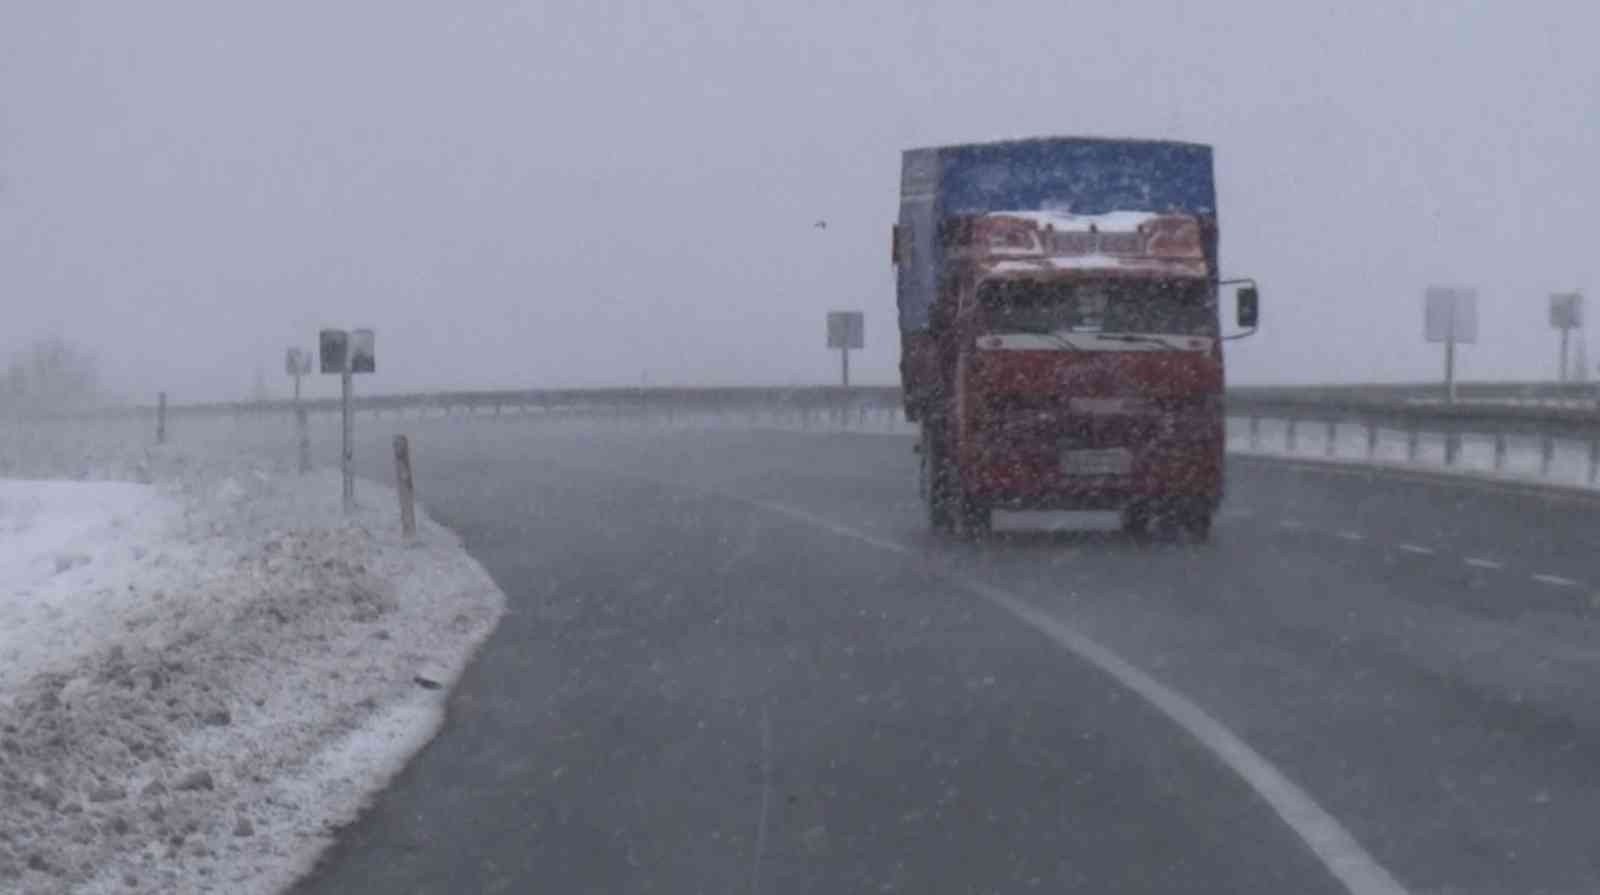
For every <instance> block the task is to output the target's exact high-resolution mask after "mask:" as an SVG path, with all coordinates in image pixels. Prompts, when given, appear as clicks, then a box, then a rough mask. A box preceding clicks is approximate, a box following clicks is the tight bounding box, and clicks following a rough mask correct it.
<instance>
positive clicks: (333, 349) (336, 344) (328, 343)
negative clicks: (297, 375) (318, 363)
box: [317, 329, 350, 373]
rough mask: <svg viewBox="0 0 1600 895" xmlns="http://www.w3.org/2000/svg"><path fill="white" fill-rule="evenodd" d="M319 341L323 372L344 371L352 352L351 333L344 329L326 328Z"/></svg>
mask: <svg viewBox="0 0 1600 895" xmlns="http://www.w3.org/2000/svg"><path fill="white" fill-rule="evenodd" d="M317 341H318V350H319V353H320V356H321V358H322V372H324V373H343V372H344V365H345V361H346V359H347V358H348V357H349V354H350V334H349V333H347V332H345V331H344V330H342V329H325V330H323V331H322V333H321V335H320V336H319V338H318V340H317Z"/></svg>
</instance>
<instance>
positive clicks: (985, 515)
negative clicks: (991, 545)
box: [961, 489, 994, 538]
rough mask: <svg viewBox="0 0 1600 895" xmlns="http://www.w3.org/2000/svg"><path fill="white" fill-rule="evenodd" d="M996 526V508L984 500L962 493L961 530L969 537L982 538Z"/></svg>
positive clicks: (964, 491)
mask: <svg viewBox="0 0 1600 895" xmlns="http://www.w3.org/2000/svg"><path fill="white" fill-rule="evenodd" d="M993 528H994V510H993V509H992V508H990V506H989V505H988V504H986V503H984V502H983V501H982V500H980V499H978V498H975V497H973V496H972V495H970V494H967V493H966V490H965V489H963V490H962V493H961V530H962V532H963V533H965V534H966V536H967V537H969V538H981V537H983V536H985V535H987V534H988V533H989V532H990V531H991V530H992V529H993Z"/></svg>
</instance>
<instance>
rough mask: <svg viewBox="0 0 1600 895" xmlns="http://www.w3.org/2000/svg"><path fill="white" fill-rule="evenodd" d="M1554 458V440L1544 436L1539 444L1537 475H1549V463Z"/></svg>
mask: <svg viewBox="0 0 1600 895" xmlns="http://www.w3.org/2000/svg"><path fill="white" fill-rule="evenodd" d="M1555 458H1556V440H1555V439H1554V438H1551V437H1550V436H1549V435H1546V436H1544V438H1543V440H1542V441H1541V442H1540V444H1539V474H1540V475H1549V474H1550V463H1551V461H1553V460H1555Z"/></svg>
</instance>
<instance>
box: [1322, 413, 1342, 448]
mask: <svg viewBox="0 0 1600 895" xmlns="http://www.w3.org/2000/svg"><path fill="white" fill-rule="evenodd" d="M1338 440H1339V424H1338V423H1337V422H1335V421H1333V420H1328V442H1327V444H1324V445H1323V446H1322V452H1323V453H1324V454H1326V455H1327V456H1329V457H1332V456H1333V455H1334V452H1335V450H1336V448H1335V443H1336V442H1337V441H1338Z"/></svg>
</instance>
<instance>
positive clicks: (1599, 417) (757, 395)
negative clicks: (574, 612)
mask: <svg viewBox="0 0 1600 895" xmlns="http://www.w3.org/2000/svg"><path fill="white" fill-rule="evenodd" d="M1595 389H1596V386H1592V385H1584V384H1561V383H1463V384H1461V385H1459V386H1458V393H1459V397H1460V399H1461V400H1460V401H1458V403H1456V404H1453V405H1450V404H1445V403H1443V391H1442V389H1441V388H1440V387H1438V386H1434V385H1318V386H1243V387H1234V388H1230V389H1229V390H1228V393H1227V395H1226V397H1225V408H1226V411H1225V412H1226V415H1227V417H1228V418H1229V428H1230V432H1231V433H1233V436H1234V437H1233V439H1232V441H1231V442H1230V446H1231V447H1233V448H1235V449H1247V450H1259V451H1262V452H1266V453H1285V454H1291V455H1299V456H1306V455H1308V453H1309V454H1310V455H1312V456H1318V455H1326V456H1330V457H1331V456H1338V457H1341V458H1343V459H1355V460H1360V459H1367V460H1382V461H1386V462H1401V463H1416V464H1420V465H1423V466H1432V467H1438V466H1441V465H1443V466H1446V467H1449V466H1463V468H1470V469H1474V470H1478V471H1482V472H1486V473H1490V474H1494V473H1502V472H1504V473H1505V474H1508V475H1510V474H1517V475H1534V476H1541V477H1549V476H1554V478H1553V479H1552V481H1557V480H1560V481H1561V482H1562V483H1563V484H1565V485H1593V484H1595V483H1596V482H1600V405H1596V404H1595V403H1593V399H1592V398H1583V399H1580V398H1578V397H1574V396H1579V395H1585V394H1591V393H1592V392H1593V391H1594V390H1595ZM1552 401H1557V402H1581V401H1588V402H1589V403H1588V404H1586V405H1581V404H1580V405H1575V404H1573V403H1565V404H1561V405H1560V406H1552V405H1551V404H1550V402H1552ZM300 406H302V407H304V408H305V409H306V410H307V412H308V413H309V414H311V415H316V416H323V415H336V414H337V413H338V412H339V402H338V401H337V400H335V399H316V400H307V401H304V402H302V404H301V405H300ZM354 406H355V409H356V411H357V412H358V413H361V414H364V415H365V414H373V415H378V416H388V415H391V414H393V415H396V416H412V415H421V416H439V415H454V414H473V415H483V414H495V415H499V414H505V413H516V414H525V415H539V416H543V415H549V416H552V417H583V418H590V419H594V418H600V419H604V418H608V417H610V418H618V419H620V418H625V417H633V418H641V419H643V418H653V419H656V420H659V421H663V422H669V423H670V422H673V421H675V420H676V421H679V422H688V423H691V424H692V423H694V422H696V418H700V419H701V420H703V421H706V422H713V423H715V422H717V421H722V422H728V423H740V422H744V423H762V424H766V423H778V424H798V425H800V426H802V427H810V426H812V425H813V424H822V425H830V424H832V425H838V424H842V425H846V426H865V425H868V424H869V423H870V424H871V425H874V426H877V425H881V426H885V427H887V428H888V429H890V430H895V431H902V430H903V431H910V429H909V428H907V426H906V423H905V420H904V417H903V415H902V413H901V409H902V396H901V391H900V389H899V387H898V386H864V387H855V388H849V389H845V388H842V387H838V386H801V387H728V388H610V389H522V390H484V391H454V392H415V393H406V394H389V395H365V396H359V397H357V398H356V399H355V402H354ZM295 407H296V404H295V402H293V401H288V400H275V401H259V402H258V401H246V402H209V403H194V404H181V403H173V404H170V405H169V406H168V408H167V413H168V416H169V417H171V418H174V419H184V418H190V419H199V418H212V419H217V420H219V421H224V420H228V419H234V420H237V421H239V422H248V421H250V420H252V419H254V420H261V421H263V422H265V421H267V420H269V419H271V418H273V417H284V416H289V415H290V414H292V413H293V411H294V409H295ZM155 418H156V408H155V407H154V406H139V407H120V408H109V409H104V410H98V411H85V412H79V413H71V414H54V415H52V416H51V417H48V418H38V417H35V418H34V419H41V421H44V419H49V420H60V421H73V420H80V421H88V422H93V421H117V420H120V421H124V422H135V421H137V422H140V423H150V424H152V425H153V424H154V421H155ZM152 431H154V429H152Z"/></svg>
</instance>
